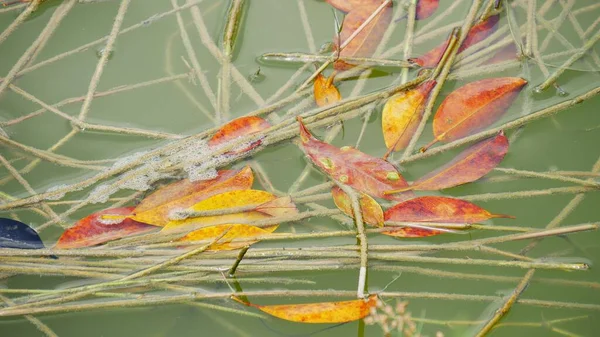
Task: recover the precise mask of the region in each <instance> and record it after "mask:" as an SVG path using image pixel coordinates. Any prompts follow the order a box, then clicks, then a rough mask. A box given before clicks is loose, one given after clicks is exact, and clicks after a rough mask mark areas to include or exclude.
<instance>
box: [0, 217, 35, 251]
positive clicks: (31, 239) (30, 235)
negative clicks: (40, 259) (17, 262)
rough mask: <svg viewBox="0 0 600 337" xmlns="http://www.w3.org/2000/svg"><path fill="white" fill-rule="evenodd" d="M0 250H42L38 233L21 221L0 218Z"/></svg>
mask: <svg viewBox="0 0 600 337" xmlns="http://www.w3.org/2000/svg"><path fill="white" fill-rule="evenodd" d="M0 248H17V249H43V248H44V243H43V242H42V239H41V238H40V236H39V235H38V233H37V232H36V231H35V230H34V229H33V228H31V227H29V226H28V225H26V224H24V223H22V222H21V221H17V220H13V219H7V218H0Z"/></svg>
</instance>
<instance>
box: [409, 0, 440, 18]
mask: <svg viewBox="0 0 600 337" xmlns="http://www.w3.org/2000/svg"><path fill="white" fill-rule="evenodd" d="M439 5H440V0H418V1H417V13H416V16H415V19H417V20H423V19H427V18H428V17H430V16H431V15H432V14H433V13H434V12H435V11H436V10H437V9H438V6H439Z"/></svg>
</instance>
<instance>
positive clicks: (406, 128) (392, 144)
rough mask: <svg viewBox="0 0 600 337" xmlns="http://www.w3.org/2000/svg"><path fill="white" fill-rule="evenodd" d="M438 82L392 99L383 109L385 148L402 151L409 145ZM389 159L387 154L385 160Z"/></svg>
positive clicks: (402, 93) (423, 85)
mask: <svg viewBox="0 0 600 337" xmlns="http://www.w3.org/2000/svg"><path fill="white" fill-rule="evenodd" d="M435 83H436V81H434V80H429V81H425V82H423V83H421V84H420V85H419V86H418V87H416V88H414V89H411V90H408V91H402V92H400V93H398V94H396V95H394V96H392V97H390V98H389V99H388V100H387V102H386V103H385V106H384V107H383V112H382V119H381V127H382V130H383V139H384V141H385V146H386V147H387V148H388V149H389V150H390V151H388V154H389V153H390V152H392V151H400V150H402V149H404V148H406V146H407V145H408V143H409V142H410V140H411V138H412V136H413V135H414V133H415V131H416V130H417V127H418V126H419V123H420V122H421V119H422V118H423V111H424V109H425V103H426V102H427V97H429V93H430V92H431V89H433V87H434V86H435ZM386 157H387V154H386V156H385V157H384V158H386Z"/></svg>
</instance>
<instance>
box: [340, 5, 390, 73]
mask: <svg viewBox="0 0 600 337" xmlns="http://www.w3.org/2000/svg"><path fill="white" fill-rule="evenodd" d="M382 3H383V1H377V2H368V3H365V4H364V5H361V6H357V7H353V8H352V9H351V10H350V12H349V13H348V14H347V15H346V17H344V21H343V23H342V31H341V32H340V35H339V38H338V37H336V38H335V43H334V46H335V49H336V50H337V49H339V46H340V44H341V43H344V41H346V40H347V39H348V38H349V37H350V36H351V35H352V34H353V33H354V32H355V31H356V30H357V29H358V28H359V27H360V26H361V25H362V24H363V22H365V21H366V20H367V19H368V18H369V16H371V14H373V12H375V10H376V9H377V8H378V7H379V6H380V5H381V4H382ZM392 12H393V11H392V2H390V3H389V5H387V6H386V7H385V8H383V10H382V11H381V12H379V14H377V15H376V16H375V17H374V18H373V20H371V22H369V23H368V24H367V25H366V26H365V27H364V28H363V29H362V30H361V31H360V32H359V33H358V34H357V35H356V36H355V37H354V38H353V39H352V41H350V43H348V44H347V45H346V47H344V48H343V49H342V50H341V51H340V52H339V55H340V57H369V56H372V55H373V53H374V52H375V50H376V49H377V46H378V45H379V42H381V39H382V38H383V34H384V33H385V31H386V29H387V28H388V26H389V25H390V22H391V21H392ZM333 66H334V68H335V70H338V71H341V70H348V69H350V68H352V67H354V65H352V64H349V63H347V62H344V61H341V60H337V61H335V63H334V65H333Z"/></svg>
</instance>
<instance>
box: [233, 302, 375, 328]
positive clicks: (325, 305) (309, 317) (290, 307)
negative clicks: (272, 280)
mask: <svg viewBox="0 0 600 337" xmlns="http://www.w3.org/2000/svg"><path fill="white" fill-rule="evenodd" d="M231 298H232V299H233V300H235V301H237V302H239V303H242V304H244V305H247V306H251V307H254V308H257V309H259V310H260V311H262V312H265V313H267V314H269V315H271V316H275V317H277V318H281V319H284V320H286V321H292V322H299V323H345V322H352V321H356V320H359V319H361V318H365V317H367V316H368V315H369V313H370V312H371V308H374V307H375V306H376V305H377V295H371V296H369V298H368V299H357V300H352V301H341V302H319V303H304V304H282V305H257V304H253V303H249V302H246V301H243V300H241V299H240V298H239V297H236V296H232V297H231Z"/></svg>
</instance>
